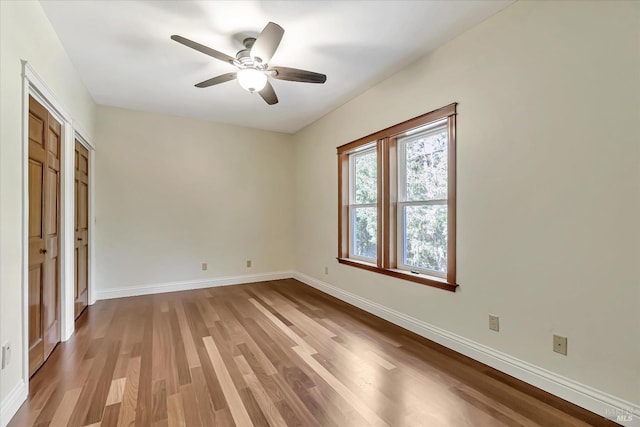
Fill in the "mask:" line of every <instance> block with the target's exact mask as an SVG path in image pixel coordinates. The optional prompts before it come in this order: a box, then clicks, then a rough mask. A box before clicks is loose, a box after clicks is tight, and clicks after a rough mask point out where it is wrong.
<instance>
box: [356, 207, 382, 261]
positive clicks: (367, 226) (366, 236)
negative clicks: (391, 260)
mask: <svg viewBox="0 0 640 427" xmlns="http://www.w3.org/2000/svg"><path fill="white" fill-rule="evenodd" d="M352 237H353V238H352V239H351V241H352V242H353V246H352V251H353V255H355V256H359V257H364V258H371V259H376V258H377V256H378V212H377V209H376V208H375V207H366V208H353V233H352Z"/></svg>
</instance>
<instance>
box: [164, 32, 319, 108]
mask: <svg viewBox="0 0 640 427" xmlns="http://www.w3.org/2000/svg"><path fill="white" fill-rule="evenodd" d="M283 35H284V29H283V28H282V27H281V26H279V25H278V24H276V23H273V22H269V23H268V24H267V26H266V27H264V29H263V30H262V32H261V33H260V35H259V36H258V38H255V39H254V38H253V37H249V38H246V39H244V41H243V44H244V47H245V48H244V49H242V50H240V51H239V52H238V53H237V54H236V57H235V58H233V57H231V56H229V55H227V54H224V53H222V52H218V51H217V50H215V49H211V48H210V47H207V46H204V45H201V44H200V43H196V42H194V41H193V40H189V39H187V38H185V37H182V36H178V35H173V36H171V39H172V40H174V41H177V42H178V43H181V44H183V45H185V46H187V47H190V48H192V49H195V50H197V51H199V52H202V53H204V54H206V55H209V56H211V57H212V58H216V59H218V60H220V61H223V62H227V63H229V64H231V65H234V66H235V67H236V68H238V71H236V72H235V73H227V74H222V75H220V76H216V77H213V78H211V79H208V80H205V81H203V82H200V83H198V84H196V87H198V88H205V87H209V86H214V85H217V84H220V83H224V82H228V81H230V80H234V79H237V80H238V83H239V84H240V86H241V87H242V88H243V89H244V90H246V91H249V92H251V93H254V92H258V93H259V94H260V96H261V97H262V99H264V101H265V102H266V103H267V104H269V105H274V104H277V103H278V97H277V96H276V93H275V90H274V89H273V86H272V85H271V83H270V82H269V77H272V78H274V79H278V80H287V81H291V82H302V83H324V82H326V81H327V76H325V75H324V74H320V73H314V72H312V71H306V70H299V69H297V68H288V67H269V61H270V60H271V58H272V57H273V54H274V53H275V52H276V49H277V48H278V46H279V45H280V42H281V41H282V36H283Z"/></svg>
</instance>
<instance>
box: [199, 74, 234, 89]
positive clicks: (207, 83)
mask: <svg viewBox="0 0 640 427" xmlns="http://www.w3.org/2000/svg"><path fill="white" fill-rule="evenodd" d="M236 74H237V73H227V74H222V75H220V76H216V77H214V78H212V79H209V80H205V81H203V82H200V83H198V84H197V85H196V87H209V86H213V85H218V84H220V83H224V82H228V81H230V80H234V79H235V78H236Z"/></svg>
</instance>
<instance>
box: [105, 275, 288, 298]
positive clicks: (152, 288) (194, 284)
mask: <svg viewBox="0 0 640 427" xmlns="http://www.w3.org/2000/svg"><path fill="white" fill-rule="evenodd" d="M291 277H293V272H292V271H278V272H274V273H263V274H249V275H244V276H228V277H216V278H212V279H201V280H187V281H183V282H168V283H156V284H151V285H143V286H136V287H126V288H112V289H97V290H96V292H95V293H96V299H97V300H102V299H111V298H123V297H133V296H138V295H150V294H161V293H164V292H176V291H188V290H191V289H202V288H212V287H217V286H230V285H241V284H243V283H253V282H266V281H269V280H279V279H289V278H291Z"/></svg>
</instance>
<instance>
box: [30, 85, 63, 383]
mask: <svg viewBox="0 0 640 427" xmlns="http://www.w3.org/2000/svg"><path fill="white" fill-rule="evenodd" d="M61 130H62V128H61V125H60V123H58V122H57V121H56V120H55V119H54V118H53V117H52V116H51V114H49V112H48V111H47V109H46V108H44V107H43V106H42V105H41V104H39V103H38V102H37V101H36V100H35V99H33V98H32V97H29V130H28V134H29V165H28V170H29V173H28V177H29V184H28V190H29V195H28V197H29V224H28V230H29V277H28V281H29V373H30V374H33V373H34V372H35V371H36V370H37V369H38V367H40V365H42V363H44V361H45V360H46V358H47V357H48V356H49V354H50V353H51V351H52V350H53V348H54V347H55V345H56V344H57V343H58V342H59V341H60V321H59V319H60V271H59V270H60V265H59V257H58V252H59V250H58V249H59V229H60V140H61Z"/></svg>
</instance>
